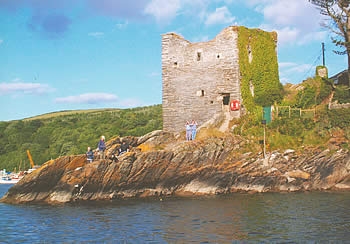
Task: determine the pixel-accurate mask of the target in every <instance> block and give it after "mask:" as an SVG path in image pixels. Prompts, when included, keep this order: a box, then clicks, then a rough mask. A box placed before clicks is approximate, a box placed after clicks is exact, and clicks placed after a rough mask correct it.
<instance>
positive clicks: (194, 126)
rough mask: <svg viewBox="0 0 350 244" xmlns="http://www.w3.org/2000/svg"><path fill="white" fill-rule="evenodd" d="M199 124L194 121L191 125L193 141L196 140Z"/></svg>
mask: <svg viewBox="0 0 350 244" xmlns="http://www.w3.org/2000/svg"><path fill="white" fill-rule="evenodd" d="M197 125H198V124H197V122H196V121H195V120H192V123H191V133H192V134H191V138H192V140H194V139H196V135H197Z"/></svg>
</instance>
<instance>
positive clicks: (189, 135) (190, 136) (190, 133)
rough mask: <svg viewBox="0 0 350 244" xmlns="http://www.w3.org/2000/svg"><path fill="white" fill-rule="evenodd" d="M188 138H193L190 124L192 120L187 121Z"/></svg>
mask: <svg viewBox="0 0 350 244" xmlns="http://www.w3.org/2000/svg"><path fill="white" fill-rule="evenodd" d="M185 127H186V140H187V141H190V140H191V139H192V127H191V125H190V122H188V121H186V125H185Z"/></svg>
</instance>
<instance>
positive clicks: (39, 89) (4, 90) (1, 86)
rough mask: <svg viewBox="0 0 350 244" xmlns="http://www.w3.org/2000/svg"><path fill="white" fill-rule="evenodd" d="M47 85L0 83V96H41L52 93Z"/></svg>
mask: <svg viewBox="0 0 350 244" xmlns="http://www.w3.org/2000/svg"><path fill="white" fill-rule="evenodd" d="M53 90H54V89H53V88H51V87H50V86H49V85H47V84H40V83H25V82H19V81H18V80H16V81H15V82H9V83H0V94H14V93H15V94H18V93H23V94H43V93H48V92H51V91H53Z"/></svg>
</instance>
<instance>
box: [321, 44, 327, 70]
mask: <svg viewBox="0 0 350 244" xmlns="http://www.w3.org/2000/svg"><path fill="white" fill-rule="evenodd" d="M322 64H323V66H326V61H325V57H324V42H322Z"/></svg>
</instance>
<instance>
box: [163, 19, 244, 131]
mask: <svg viewBox="0 0 350 244" xmlns="http://www.w3.org/2000/svg"><path fill="white" fill-rule="evenodd" d="M237 41H238V29H237V27H235V26H230V27H227V28H225V29H224V30H223V31H221V33H219V34H218V35H217V36H216V37H215V38H214V39H213V40H211V41H208V42H199V43H191V42H189V41H187V40H185V39H184V38H183V37H181V36H179V35H177V34H175V33H167V34H164V35H162V80H163V101H162V106H163V130H164V131H170V132H180V131H183V130H184V128H185V123H186V121H191V120H192V119H194V120H196V121H197V123H198V124H199V125H201V124H203V123H205V122H206V121H208V120H210V119H212V118H213V117H214V116H216V115H218V114H223V115H224V116H225V117H226V118H230V119H231V118H235V117H236V118H238V117H240V116H241V113H242V109H241V108H242V107H241V106H240V109H238V110H235V111H233V110H232V109H230V105H232V104H231V103H232V101H234V100H235V101H239V102H240V105H241V104H242V95H241V87H240V70H239V49H238V43H237ZM231 108H232V107H231Z"/></svg>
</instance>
